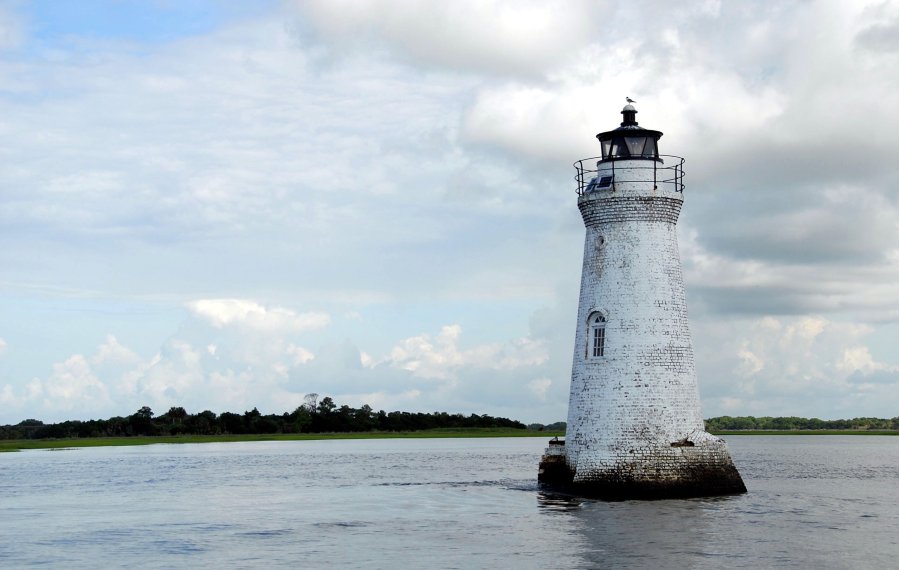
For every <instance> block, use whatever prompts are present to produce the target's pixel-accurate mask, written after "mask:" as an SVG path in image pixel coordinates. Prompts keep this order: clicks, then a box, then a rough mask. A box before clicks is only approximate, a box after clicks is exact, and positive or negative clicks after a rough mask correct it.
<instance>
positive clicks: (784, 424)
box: [705, 416, 899, 431]
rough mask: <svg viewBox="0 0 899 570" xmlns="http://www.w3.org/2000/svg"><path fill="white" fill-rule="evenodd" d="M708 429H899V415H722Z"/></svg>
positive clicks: (709, 421)
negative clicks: (824, 417) (832, 417)
mask: <svg viewBox="0 0 899 570" xmlns="http://www.w3.org/2000/svg"><path fill="white" fill-rule="evenodd" d="M705 427H706V430H708V431H736V430H818V429H855V430H860V431H862V430H899V417H897V418H892V419H889V420H887V419H882V418H852V419H851V420H819V419H818V418H797V417H795V416H790V417H776V418H775V417H770V416H764V417H760V418H756V417H754V416H736V417H732V416H721V417H718V418H710V419H708V420H706V421H705Z"/></svg>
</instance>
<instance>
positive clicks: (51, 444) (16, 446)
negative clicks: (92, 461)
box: [0, 428, 565, 452]
mask: <svg viewBox="0 0 899 570" xmlns="http://www.w3.org/2000/svg"><path fill="white" fill-rule="evenodd" d="M563 435H565V434H564V432H551V431H531V430H523V429H507V428H459V429H452V428H443V429H430V430H421V431H400V432H396V431H391V432H383V431H373V432H359V433H289V434H266V435H185V436H160V437H84V438H73V439H13V440H8V441H0V452H2V451H19V450H22V449H66V448H73V447H104V446H117V445H151V444H154V443H219V442H231V441H306V440H321V439H399V438H406V439H408V438H416V439H419V438H447V437H541V438H543V437H545V438H551V437H554V436H560V437H561V436H563Z"/></svg>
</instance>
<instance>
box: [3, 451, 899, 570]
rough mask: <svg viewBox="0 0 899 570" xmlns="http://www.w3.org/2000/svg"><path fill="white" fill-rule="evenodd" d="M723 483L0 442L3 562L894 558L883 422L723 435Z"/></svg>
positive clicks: (897, 527) (823, 564)
mask: <svg viewBox="0 0 899 570" xmlns="http://www.w3.org/2000/svg"><path fill="white" fill-rule="evenodd" d="M728 443H729V445H730V449H731V453H732V454H733V456H734V459H735V461H736V463H737V466H738V468H739V469H740V471H741V473H742V474H743V477H744V479H745V481H746V484H747V486H748V487H749V493H748V494H746V495H742V496H738V497H728V498H719V499H695V500H677V501H654V502H638V501H625V502H618V503H604V502H600V501H590V500H573V499H565V498H561V497H554V496H551V495H546V494H543V493H541V492H540V491H539V490H538V488H537V485H536V481H535V479H536V471H537V462H538V460H539V457H540V454H541V453H542V450H543V446H544V445H545V441H544V439H543V438H537V439H533V438H523V439H517V438H516V439H449V440H443V439H428V440H415V439H410V440H356V441H352V440H345V441H306V442H299V441H298V442H253V443H221V444H194V445H153V446H146V447H119V448H114V447H107V448H93V449H90V448H86V449H76V450H68V451H26V452H21V453H6V454H0V567H2V568H19V567H33V566H43V567H50V568H114V567H130V566H138V565H139V566H142V567H149V568H182V567H197V568H208V567H222V568H259V567H263V566H273V567H293V568H322V567H347V568H362V567H365V568H516V569H521V568H878V567H879V568H895V567H897V565H899V437H878V436H869V437H860V436H856V437H852V436H846V437H839V436H806V437H802V436H798V437H790V436H770V437H763V436H739V437H730V438H728Z"/></svg>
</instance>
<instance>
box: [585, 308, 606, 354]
mask: <svg viewBox="0 0 899 570" xmlns="http://www.w3.org/2000/svg"><path fill="white" fill-rule="evenodd" d="M588 322H589V324H590V331H589V336H588V339H589V341H588V342H589V345H588V347H587V354H588V355H589V356H590V357H591V358H600V357H602V356H605V355H606V318H605V317H604V316H602V315H600V314H599V313H593V314H592V315H590V320H589V321H588Z"/></svg>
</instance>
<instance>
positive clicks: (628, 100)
mask: <svg viewBox="0 0 899 570" xmlns="http://www.w3.org/2000/svg"><path fill="white" fill-rule="evenodd" d="M625 99H627V102H628V103H636V101H634V100H633V99H631V98H630V97H625Z"/></svg>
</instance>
